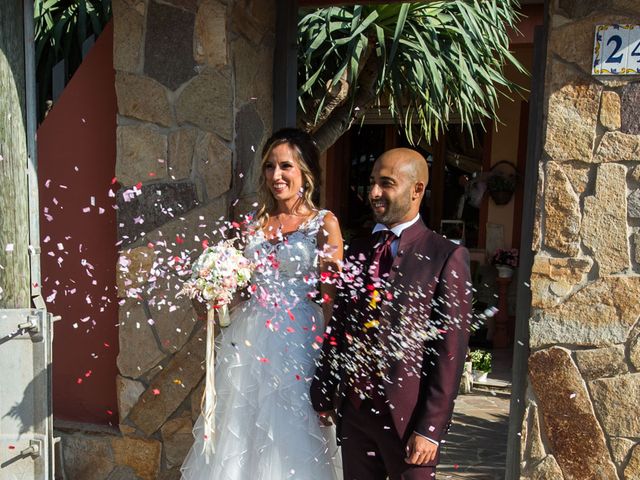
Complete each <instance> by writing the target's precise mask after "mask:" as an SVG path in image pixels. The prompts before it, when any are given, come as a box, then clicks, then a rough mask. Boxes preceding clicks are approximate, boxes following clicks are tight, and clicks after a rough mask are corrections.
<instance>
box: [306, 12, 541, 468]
mask: <svg viewBox="0 0 640 480" xmlns="http://www.w3.org/2000/svg"><path fill="white" fill-rule="evenodd" d="M305 3H306V2H304V1H301V2H300V4H301V6H304V5H305ZM308 3H309V4H310V5H311V4H312V5H313V6H319V5H318V3H319V2H317V1H316V2H312V3H311V2H308ZM323 3H324V4H332V5H335V4H340V3H341V2H323ZM523 3H524V4H525V6H524V9H525V15H526V16H525V17H524V18H523V19H522V25H519V27H518V29H519V30H520V31H521V32H522V33H523V35H522V36H518V35H515V34H514V36H513V38H512V43H511V47H512V48H511V50H512V53H513V54H514V56H515V57H516V58H517V59H518V60H519V61H520V62H521V63H522V64H523V65H524V66H525V67H526V69H527V70H528V71H529V72H533V71H534V35H533V33H534V29H535V28H536V27H539V26H541V25H542V23H543V5H542V3H543V2H523ZM507 72H508V73H507V75H508V77H509V78H510V79H511V80H513V81H515V82H516V83H518V84H519V85H521V86H523V87H524V88H525V90H526V92H525V93H524V94H523V95H522V96H516V97H514V98H512V99H511V100H509V99H501V101H500V106H499V109H498V117H499V120H498V121H497V122H495V123H491V124H487V125H476V126H475V128H474V129H473V135H472V136H470V135H468V133H466V132H464V133H463V132H461V129H460V128H459V125H456V123H455V121H452V122H451V123H450V124H449V125H448V126H447V129H446V131H445V133H444V134H442V135H441V136H440V137H439V138H438V139H437V140H436V141H433V142H432V143H431V144H426V143H418V144H417V145H413V146H411V148H416V149H417V150H419V151H420V152H421V153H422V154H423V156H425V158H427V160H428V162H429V167H430V185H429V191H428V192H427V195H426V196H425V200H424V202H423V205H422V209H421V214H422V217H423V220H424V221H425V223H426V224H427V225H428V226H429V227H430V228H431V229H432V230H434V231H436V232H438V233H441V234H443V235H445V236H447V237H448V238H450V239H451V240H453V241H456V242H459V243H462V244H464V245H465V246H466V247H467V248H468V249H469V251H470V253H471V270H472V276H473V285H474V292H475V293H474V301H475V303H474V311H475V313H476V316H477V317H478V318H479V319H480V321H479V323H478V327H477V329H476V330H475V331H474V332H473V335H472V338H471V341H470V348H471V351H476V352H481V353H485V352H486V353H488V354H489V355H490V358H491V360H490V362H489V365H490V368H491V371H490V372H489V373H488V375H487V376H486V378H484V379H481V378H477V380H476V382H475V386H474V389H473V390H472V392H471V393H470V394H469V395H461V396H460V397H459V400H458V402H457V404H456V411H455V413H454V425H453V428H452V430H451V432H450V434H449V435H450V436H449V438H448V439H447V442H446V443H445V446H444V448H443V459H442V463H441V468H440V469H439V472H441V473H443V474H446V475H447V476H448V477H447V478H504V477H505V470H506V469H507V435H508V430H509V427H510V426H509V422H510V418H509V416H510V401H511V392H512V385H513V383H514V377H513V372H514V368H513V359H514V350H516V349H517V345H518V342H517V340H516V310H517V305H518V303H519V301H522V299H519V298H518V297H519V295H520V293H521V289H520V288H519V285H518V280H517V279H518V275H519V272H518V263H517V260H516V261H515V262H514V261H513V258H512V257H513V256H515V255H516V254H519V253H520V252H518V253H515V251H519V250H520V249H521V241H522V239H523V231H524V230H526V229H530V228H531V225H525V227H524V229H523V205H524V203H525V186H526V185H527V184H532V183H534V184H535V178H532V177H531V175H530V174H525V172H526V171H527V159H528V157H529V158H531V157H530V156H529V155H528V145H529V141H530V139H529V135H530V133H529V132H530V125H529V118H530V113H531V112H530V110H531V108H530V100H531V98H530V95H529V92H531V91H532V90H533V83H532V78H530V77H528V76H525V75H521V74H519V73H518V72H517V71H516V70H515V69H511V68H510V67H507ZM538 81H542V79H541V78H538ZM400 146H410V145H409V142H408V140H407V139H406V137H405V136H404V135H403V133H402V132H401V131H400V130H399V129H398V127H397V125H396V124H395V122H394V121H393V118H392V117H391V115H390V114H389V113H388V111H385V110H384V109H379V108H378V109H375V110H374V109H372V110H371V111H370V112H367V114H366V115H365V120H364V122H363V123H362V124H358V125H354V126H353V127H352V128H351V129H350V130H349V131H347V132H346V133H345V134H344V135H343V136H342V137H341V138H340V139H339V140H338V141H337V142H336V143H335V144H334V145H333V146H332V147H331V148H329V149H328V151H327V152H325V155H324V156H323V159H322V162H323V165H322V166H323V182H322V183H323V187H322V192H321V203H322V205H323V206H325V207H326V208H329V209H330V210H332V211H333V212H335V213H336V215H337V216H338V218H339V220H340V223H341V226H342V227H343V231H344V236H345V239H346V240H347V242H348V241H349V239H350V238H353V237H357V236H360V235H362V234H364V233H366V232H370V230H371V227H372V226H373V220H372V217H371V215H370V212H369V207H368V204H367V193H368V192H367V190H368V184H369V174H370V171H371V168H372V165H373V163H374V161H375V159H376V158H377V157H378V156H379V155H380V154H381V153H382V152H384V151H385V150H388V149H389V148H393V147H400ZM529 171H531V169H529ZM534 171H535V169H534ZM492 177H493V178H494V179H496V178H497V179H498V180H503V182H502V184H501V185H491V180H490V179H491V178H492ZM509 182H511V185H505V183H509ZM494 183H496V182H494ZM498 183H499V182H498ZM524 234H525V235H524V236H526V234H527V232H526V231H525V232H524ZM505 255H506V256H507V257H508V258H506V259H504V258H502V259H500V258H498V257H501V256H505ZM501 261H504V262H505V263H515V265H512V266H513V267H514V268H512V269H511V270H510V271H506V272H504V271H503V272H502V273H500V272H499V271H498V268H497V265H496V264H499V263H500V262H501ZM525 301H526V299H525ZM525 348H526V347H523V346H521V350H523V349H525ZM522 354H523V355H524V357H523V358H525V359H526V352H522ZM525 361H526V360H525ZM479 376H480V375H479V374H476V377H479ZM518 415H519V414H518ZM518 415H516V416H513V417H512V418H511V422H516V423H518V424H519V422H520V417H519V416H518ZM511 461H513V460H511ZM516 462H517V459H516Z"/></svg>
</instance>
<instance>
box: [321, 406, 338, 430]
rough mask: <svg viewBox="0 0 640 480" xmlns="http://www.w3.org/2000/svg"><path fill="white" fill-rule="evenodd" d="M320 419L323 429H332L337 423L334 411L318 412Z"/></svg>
mask: <svg viewBox="0 0 640 480" xmlns="http://www.w3.org/2000/svg"><path fill="white" fill-rule="evenodd" d="M318 418H319V419H320V425H322V426H323V427H330V426H331V425H333V424H334V423H336V414H335V412H334V411H333V410H327V411H325V412H318Z"/></svg>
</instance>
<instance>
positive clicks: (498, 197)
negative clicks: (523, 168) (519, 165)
mask: <svg viewBox="0 0 640 480" xmlns="http://www.w3.org/2000/svg"><path fill="white" fill-rule="evenodd" d="M486 182H487V192H489V196H490V197H491V198H492V199H493V201H494V202H495V203H496V205H505V204H507V203H509V200H511V197H512V196H513V192H515V191H516V186H517V185H518V173H517V169H516V166H515V165H514V164H513V163H511V162H509V161H507V160H501V161H500V162H498V163H496V164H495V165H494V166H493V167H491V171H490V172H489V175H488V177H487V180H486Z"/></svg>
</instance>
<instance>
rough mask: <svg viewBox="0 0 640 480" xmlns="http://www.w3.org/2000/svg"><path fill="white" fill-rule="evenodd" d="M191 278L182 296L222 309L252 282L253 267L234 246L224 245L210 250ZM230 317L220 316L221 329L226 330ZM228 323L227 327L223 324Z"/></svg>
mask: <svg viewBox="0 0 640 480" xmlns="http://www.w3.org/2000/svg"><path fill="white" fill-rule="evenodd" d="M191 271H192V274H191V278H190V279H189V280H187V281H186V282H185V283H184V285H183V287H182V290H181V292H180V294H184V295H187V296H189V297H190V298H197V299H198V300H200V301H202V302H204V303H206V304H207V306H208V308H209V309H219V308H220V307H225V306H227V305H228V304H229V303H231V299H232V297H233V294H234V293H235V292H237V291H238V290H239V289H241V288H244V287H246V286H247V285H248V284H249V281H250V280H251V274H252V273H253V264H252V263H251V262H250V261H249V259H247V258H246V257H245V256H244V255H243V254H242V252H241V251H240V250H238V249H237V248H235V247H234V246H233V245H232V244H231V242H229V241H222V242H220V243H218V244H216V245H213V246H210V247H207V248H206V249H205V250H204V251H203V252H202V254H201V255H200V257H198V259H197V260H196V261H195V262H194V264H193V267H192V269H191ZM223 317H228V316H227V315H220V318H221V321H220V326H222V327H224V326H227V325H228V323H226V319H225V318H223ZM224 323H226V324H224Z"/></svg>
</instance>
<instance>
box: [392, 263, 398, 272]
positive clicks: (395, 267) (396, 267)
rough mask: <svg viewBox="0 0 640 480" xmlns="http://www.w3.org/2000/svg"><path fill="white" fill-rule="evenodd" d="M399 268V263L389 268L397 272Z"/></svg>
mask: <svg viewBox="0 0 640 480" xmlns="http://www.w3.org/2000/svg"><path fill="white" fill-rule="evenodd" d="M399 269H400V265H394V266H393V267H391V270H393V271H394V272H397V271H398V270H399Z"/></svg>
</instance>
